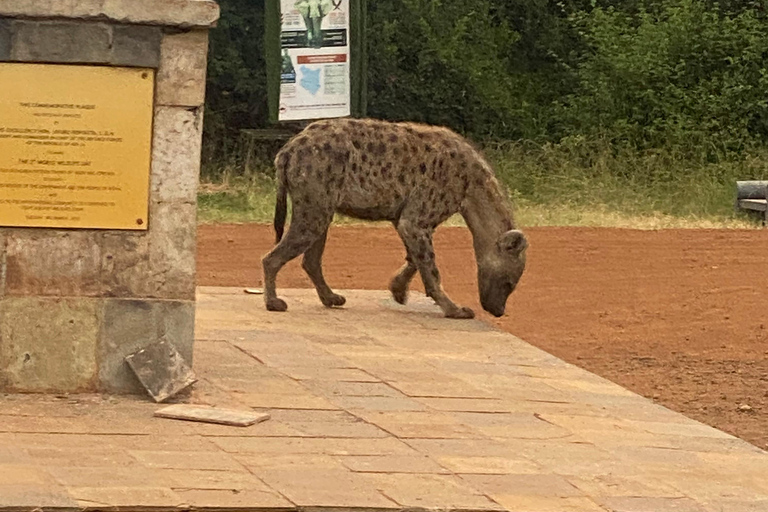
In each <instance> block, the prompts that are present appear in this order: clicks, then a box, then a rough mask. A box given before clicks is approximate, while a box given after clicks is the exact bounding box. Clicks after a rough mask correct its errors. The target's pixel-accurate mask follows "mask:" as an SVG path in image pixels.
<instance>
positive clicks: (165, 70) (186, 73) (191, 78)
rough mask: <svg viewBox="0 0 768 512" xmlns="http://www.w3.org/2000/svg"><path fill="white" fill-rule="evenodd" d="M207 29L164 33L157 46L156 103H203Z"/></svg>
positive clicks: (190, 105) (168, 104)
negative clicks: (158, 61) (158, 63)
mask: <svg viewBox="0 0 768 512" xmlns="http://www.w3.org/2000/svg"><path fill="white" fill-rule="evenodd" d="M207 63H208V32H207V31H205V30H192V31H189V32H183V33H179V34H166V35H165V37H163V42H162V44H161V46H160V68H159V70H158V73H157V92H156V104H157V105H165V106H176V107H198V106H200V105H202V104H203V103H204V102H205V74H206V67H207Z"/></svg>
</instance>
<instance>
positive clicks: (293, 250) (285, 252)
mask: <svg viewBox="0 0 768 512" xmlns="http://www.w3.org/2000/svg"><path fill="white" fill-rule="evenodd" d="M331 220H333V213H332V212H331V213H330V214H329V213H328V212H326V211H325V209H323V208H317V207H311V206H309V205H307V206H305V205H304V204H301V205H297V204H296V201H294V202H293V218H292V220H291V224H290V226H289V227H288V232H287V233H286V234H285V237H284V238H283V239H282V240H281V241H280V243H278V244H277V245H276V246H275V248H274V249H272V251H271V252H270V253H269V254H267V255H266V256H264V258H263V259H262V260H261V261H262V265H263V267H264V303H265V305H266V307H267V309H268V310H269V311H286V310H287V309H288V305H287V304H286V303H285V301H284V300H282V299H280V298H278V296H277V273H278V272H279V271H280V269H281V268H283V266H284V265H285V264H286V263H288V262H289V261H291V260H292V259H294V258H296V257H298V256H300V255H301V254H303V253H305V252H307V251H308V250H309V249H310V248H311V247H312V246H313V245H314V244H315V243H317V242H318V241H319V240H320V239H321V238H323V237H324V234H325V233H326V232H327V231H328V226H330V224H331ZM321 252H322V251H321Z"/></svg>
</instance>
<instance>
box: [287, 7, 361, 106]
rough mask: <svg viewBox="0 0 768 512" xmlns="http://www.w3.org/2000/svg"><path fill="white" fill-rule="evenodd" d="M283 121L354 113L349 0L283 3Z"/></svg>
mask: <svg viewBox="0 0 768 512" xmlns="http://www.w3.org/2000/svg"><path fill="white" fill-rule="evenodd" d="M280 7H281V10H280V16H281V33H280V51H281V70H280V105H279V120H280V121H298V120H305V119H307V120H308V119H321V118H330V117H344V116H348V115H350V112H351V105H350V103H351V93H350V65H349V64H350V62H349V61H350V58H349V56H350V51H349V48H350V45H349V43H350V41H349V0H298V1H297V0H281V1H280Z"/></svg>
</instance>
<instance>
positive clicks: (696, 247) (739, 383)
mask: <svg viewBox="0 0 768 512" xmlns="http://www.w3.org/2000/svg"><path fill="white" fill-rule="evenodd" d="M526 233H527V234H528V236H529V239H530V242H531V248H530V249H529V252H528V269H527V270H526V273H525V275H524V276H523V279H522V281H521V283H520V286H519V287H518V289H517V290H516V291H515V292H514V293H513V294H512V296H511V297H510V301H509V303H508V308H507V316H506V317H504V318H502V319H499V320H496V319H492V318H491V317H490V316H487V315H483V316H482V318H484V319H486V320H488V321H492V322H493V323H495V324H497V325H499V326H500V327H502V328H503V329H505V330H507V331H509V332H511V333H513V334H515V335H517V336H519V337H521V338H523V339H525V340H526V341H528V342H530V343H533V344H534V345H537V346H539V347H541V348H543V349H544V350H547V351H549V352H551V353H552V354H555V355H557V356H558V357H560V358H562V359H565V360H566V361H569V362H572V363H574V364H577V365H579V366H581V367H583V368H586V369H588V370H590V371H593V372H595V373H597V374H599V375H602V376H604V377H606V378H608V379H611V380H613V381H614V382H617V383H619V384H621V385H623V386H625V387H627V388H629V389H631V390H633V391H635V392H638V393H640V394H642V395H645V396H647V397H649V398H653V399H655V400H657V401H659V402H660V403H662V404H664V405H665V406H667V407H670V408H672V409H674V410H677V411H680V412H682V413H684V414H686V415H688V416H690V417H692V418H695V419H697V420H699V421H702V422H705V423H708V424H709V425H712V426H715V427H717V428H720V429H722V430H725V431H726V432H730V433H732V434H734V435H737V436H739V437H741V438H743V439H746V440H747V441H750V442H752V443H754V444H756V445H757V446H760V447H761V448H766V447H768V359H767V358H766V356H768V330H767V329H766V326H767V325H768V315H767V314H766V313H767V312H768V301H767V300H766V299H768V232H766V231H757V230H755V231H748V230H745V231H739V230H662V231H634V230H621V229H589V228H538V229H529V230H527V231H526ZM272 241H273V234H272V231H271V228H270V227H269V226H262V225H214V226H201V227H200V230H199V247H198V257H199V260H198V271H199V274H198V276H199V277H198V279H199V284H201V285H219V286H259V285H260V284H261V265H260V258H261V256H262V255H263V254H265V253H266V252H268V251H269V250H270V248H271V245H272ZM435 245H436V249H435V252H436V253H437V258H438V265H439V267H440V269H441V272H442V275H443V283H444V287H445V289H446V291H447V292H448V293H449V295H451V297H452V298H453V299H454V301H456V302H457V303H461V304H462V305H467V306H470V307H473V308H474V309H475V311H479V310H480V307H479V304H478V296H477V289H476V279H475V275H474V272H475V266H474V259H473V252H472V245H471V238H470V234H469V232H468V231H467V230H466V229H463V228H443V229H440V230H438V232H437V234H436V237H435ZM403 259H404V250H403V248H402V245H401V243H400V240H399V239H398V238H397V235H396V233H395V231H394V230H393V229H391V228H377V227H376V228H375V227H365V226H360V227H334V228H332V230H331V234H330V237H329V241H328V246H327V250H326V253H325V264H324V268H325V273H326V277H327V279H328V281H329V283H330V284H331V286H333V287H336V288H340V289H343V288H362V289H386V287H387V284H388V282H389V278H390V277H391V276H392V275H393V273H394V272H395V271H396V270H397V269H398V268H399V267H400V265H401V264H402V263H403ZM417 281H418V279H417ZM415 283H416V281H415ZM417 284H418V286H416V288H417V289H419V288H420V283H417ZM278 286H279V287H283V288H303V287H311V285H310V282H309V280H308V278H307V277H306V276H305V274H304V273H303V271H302V270H301V268H300V266H299V262H298V260H297V261H294V262H292V263H291V264H290V265H288V266H287V267H286V268H285V269H283V271H282V272H281V274H280V276H279V278H278ZM348 307H354V304H350V305H349V306H348ZM745 406H748V407H749V408H747V407H745Z"/></svg>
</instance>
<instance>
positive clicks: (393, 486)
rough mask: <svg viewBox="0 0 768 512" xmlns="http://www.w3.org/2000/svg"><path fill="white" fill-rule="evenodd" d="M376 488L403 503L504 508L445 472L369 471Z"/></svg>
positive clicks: (433, 507)
mask: <svg viewBox="0 0 768 512" xmlns="http://www.w3.org/2000/svg"><path fill="white" fill-rule="evenodd" d="M372 477H373V478H374V479H375V480H374V481H375V483H376V488H377V489H379V490H380V491H381V492H382V493H383V494H384V495H385V496H387V497H388V498H390V499H392V500H393V501H395V502H396V503H398V504H399V505H401V506H403V507H418V508H425V509H443V510H451V509H453V510H455V509H458V510H504V509H503V508H502V507H501V506H499V505H498V504H497V503H494V502H493V501H491V500H490V499H489V498H488V497H487V496H484V495H483V494H481V493H480V492H478V491H477V490H475V489H474V488H473V487H472V486H470V485H469V484H467V483H466V482H463V481H462V480H460V479H458V478H456V477H452V476H448V475H398V474H388V475H372Z"/></svg>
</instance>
